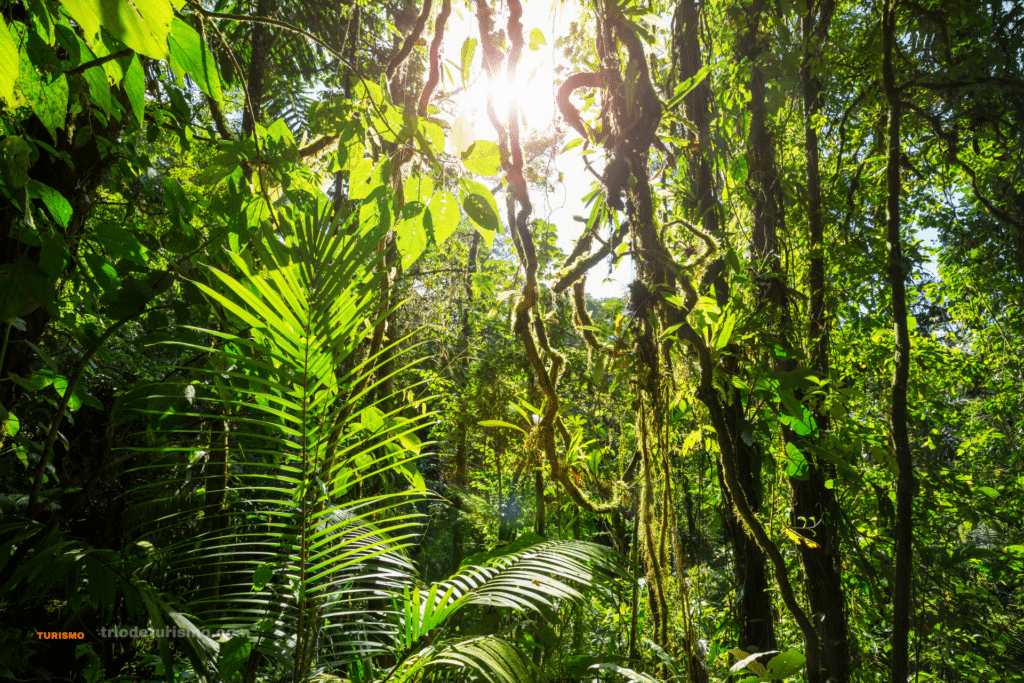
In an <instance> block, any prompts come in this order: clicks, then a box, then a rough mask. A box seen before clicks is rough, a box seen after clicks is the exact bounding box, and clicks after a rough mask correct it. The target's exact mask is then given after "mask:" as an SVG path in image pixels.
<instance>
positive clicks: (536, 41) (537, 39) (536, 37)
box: [530, 28, 548, 51]
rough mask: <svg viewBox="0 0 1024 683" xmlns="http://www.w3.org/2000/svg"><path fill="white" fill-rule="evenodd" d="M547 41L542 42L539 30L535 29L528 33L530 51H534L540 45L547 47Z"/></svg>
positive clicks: (542, 36)
mask: <svg viewBox="0 0 1024 683" xmlns="http://www.w3.org/2000/svg"><path fill="white" fill-rule="evenodd" d="M547 44H548V41H546V40H544V34H543V33H541V30H540V29H539V28H535V29H533V30H532V31H530V49H531V50H533V51H536V50H537V48H539V47H540V46H541V45H547Z"/></svg>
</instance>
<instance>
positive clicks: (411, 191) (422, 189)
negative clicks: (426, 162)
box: [402, 175, 434, 204]
mask: <svg viewBox="0 0 1024 683" xmlns="http://www.w3.org/2000/svg"><path fill="white" fill-rule="evenodd" d="M402 188H403V190H404V193H405V201H406V203H408V202H423V203H424V204H426V203H427V200H429V199H430V198H431V196H432V195H433V194H434V181H433V180H431V179H430V176H427V175H410V176H409V177H408V178H406V179H405V183H404V184H403V186H402Z"/></svg>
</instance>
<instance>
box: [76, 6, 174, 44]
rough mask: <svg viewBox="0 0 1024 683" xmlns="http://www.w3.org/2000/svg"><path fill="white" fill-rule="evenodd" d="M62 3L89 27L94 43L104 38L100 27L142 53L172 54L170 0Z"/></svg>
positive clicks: (87, 34) (87, 36) (88, 35)
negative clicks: (169, 49)
mask: <svg viewBox="0 0 1024 683" xmlns="http://www.w3.org/2000/svg"><path fill="white" fill-rule="evenodd" d="M61 4H62V5H63V6H64V11H66V12H67V13H68V14H69V15H70V16H71V18H72V19H74V20H75V21H76V22H78V25H79V26H81V27H82V30H83V31H85V39H86V42H88V43H89V44H90V45H93V44H97V43H100V42H101V41H102V38H101V37H100V35H99V31H100V28H103V29H105V30H106V31H108V32H109V33H110V35H112V36H114V37H115V38H117V39H118V40H120V41H121V42H122V43H124V44H125V45H127V46H128V47H130V48H131V49H133V50H135V51H136V52H138V53H139V54H143V55H146V56H147V57H152V58H153V59H166V58H167V56H168V49H167V41H166V40H165V39H166V37H167V34H168V33H169V32H170V30H171V21H172V20H173V19H174V6H173V5H172V4H171V2H170V0H62V2H61ZM178 4H179V5H181V4H182V3H181V2H180V0H179V3H178Z"/></svg>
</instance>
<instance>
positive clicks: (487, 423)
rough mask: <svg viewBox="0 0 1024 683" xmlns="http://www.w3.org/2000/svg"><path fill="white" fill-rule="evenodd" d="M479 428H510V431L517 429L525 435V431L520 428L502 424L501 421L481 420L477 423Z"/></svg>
mask: <svg viewBox="0 0 1024 683" xmlns="http://www.w3.org/2000/svg"><path fill="white" fill-rule="evenodd" d="M477 424H478V425H480V426H481V427H510V428H512V429H518V430H519V431H521V432H522V433H523V434H526V430H525V429H523V428H522V427H519V426H517V425H514V424H512V423H511V422H504V421H502V420H481V421H480V422H477Z"/></svg>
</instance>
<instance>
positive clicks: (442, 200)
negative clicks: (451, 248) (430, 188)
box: [427, 191, 460, 246]
mask: <svg viewBox="0 0 1024 683" xmlns="http://www.w3.org/2000/svg"><path fill="white" fill-rule="evenodd" d="M427 208H428V209H429V211H430V219H431V222H432V224H433V226H434V244H436V245H437V246H441V245H442V244H444V243H445V242H447V241H448V238H449V237H451V236H452V235H453V234H454V233H455V230H456V228H458V227H459V215H460V212H459V201H458V200H457V199H456V198H455V195H453V194H452V193H451V192H444V191H441V192H435V193H434V196H433V197H431V198H430V204H429V205H428V207H427Z"/></svg>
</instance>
